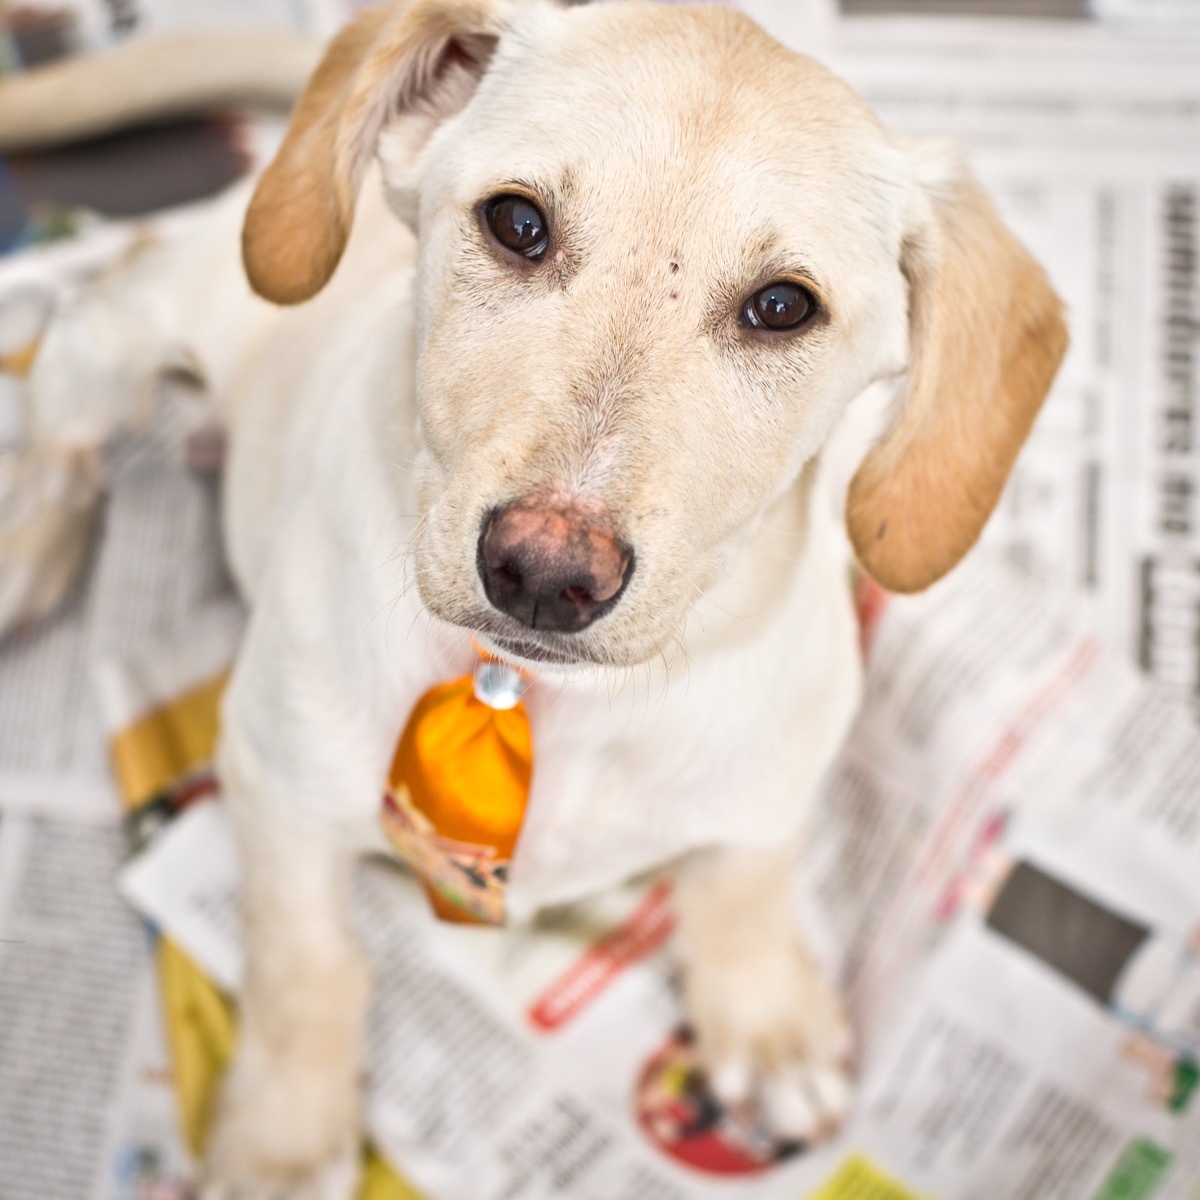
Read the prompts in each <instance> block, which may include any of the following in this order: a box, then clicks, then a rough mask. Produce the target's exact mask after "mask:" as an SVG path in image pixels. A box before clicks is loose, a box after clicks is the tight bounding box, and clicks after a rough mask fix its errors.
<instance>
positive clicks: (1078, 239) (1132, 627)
mask: <svg viewBox="0 0 1200 1200" xmlns="http://www.w3.org/2000/svg"><path fill="white" fill-rule="evenodd" d="M745 7H747V8H748V10H749V11H751V12H752V13H753V14H754V15H755V16H756V17H757V18H758V19H760V20H761V21H762V22H763V23H764V25H765V26H766V27H767V28H768V29H770V30H771V31H772V32H774V33H775V34H776V35H777V36H778V37H780V38H781V39H782V40H783V41H785V42H786V43H788V44H790V45H792V46H793V47H795V48H796V49H799V50H805V51H808V52H810V53H815V54H817V55H818V56H819V57H821V58H822V59H824V60H825V61H826V62H828V63H829V64H830V65H831V66H832V67H833V68H834V69H835V70H836V71H837V72H838V73H839V74H841V75H843V76H844V77H845V78H846V79H847V80H848V81H849V82H850V83H851V84H853V85H854V86H855V87H856V88H857V89H858V90H859V91H860V92H861V93H862V94H863V96H864V97H865V98H866V99H867V100H868V101H869V102H870V104H871V105H872V106H873V107H874V108H875V110H876V111H877V112H878V113H879V115H880V116H881V118H882V119H883V120H884V121H885V122H886V123H887V124H888V125H889V126H891V127H892V128H894V129H896V130H898V131H900V132H902V133H907V134H911V135H914V136H920V137H949V138H953V139H954V140H955V141H956V142H958V143H959V144H960V145H961V146H963V147H964V148H965V149H966V151H967V153H968V161H969V163H970V165H971V167H972V169H973V170H974V171H975V172H976V173H977V174H978V175H979V176H980V178H981V179H982V181H983V183H984V185H985V186H986V188H987V190H988V191H989V193H990V194H991V195H992V196H993V198H994V199H995V201H996V203H997V206H998V208H999V210H1000V213H1001V215H1002V216H1003V217H1004V218H1005V220H1006V221H1007V222H1008V223H1009V225H1010V226H1011V227H1012V228H1013V229H1014V230H1015V231H1016V233H1017V234H1018V235H1019V236H1020V237H1021V239H1022V240H1023V241H1024V242H1025V243H1026V244H1027V245H1028V246H1029V248H1030V249H1031V250H1032V251H1033V254H1034V256H1035V257H1036V258H1037V259H1038V261H1039V262H1041V263H1042V264H1043V265H1044V266H1045V267H1046V269H1047V271H1048V273H1049V275H1050V278H1051V280H1052V282H1053V283H1054V285H1055V287H1056V289H1057V290H1058V292H1059V294H1060V295H1061V296H1062V297H1063V299H1064V300H1065V302H1066V306H1067V312H1068V319H1069V323H1070V329H1071V339H1072V343H1071V349H1070V351H1069V353H1068V356H1067V359H1066V362H1065V364H1064V366H1063V369H1062V371H1061V373H1060V375H1059V378H1058V381H1057V383H1056V385H1055V387H1054V390H1053V391H1052V393H1051V395H1050V397H1049V399H1048V401H1047V403H1046V406H1045V409H1044V411H1043V413H1042V416H1041V417H1040V419H1039V420H1038V422H1037V425H1036V426H1035V428H1034V432H1033V436H1032V438H1031V440H1030V442H1029V444H1028V446H1027V447H1026V449H1025V450H1024V451H1023V452H1022V455H1021V457H1020V459H1019V461H1018V464H1017V469H1016V471H1015V473H1014V475H1013V478H1012V480H1011V482H1010V484H1009V486H1008V489H1007V491H1006V493H1005V496H1004V500H1003V502H1002V504H1001V506H1000V509H999V511H998V513H997V514H996V516H995V517H994V518H993V520H992V522H991V523H990V525H989V526H988V529H987V535H986V536H987V538H988V539H989V540H991V541H992V542H993V543H996V544H999V545H1001V546H1003V547H1005V548H1006V550H1007V551H1008V553H1009V554H1010V556H1011V557H1012V558H1013V559H1014V561H1016V562H1018V563H1019V564H1020V565H1021V566H1022V567H1023V568H1024V569H1026V570H1029V571H1031V572H1033V573H1035V574H1036V575H1038V576H1039V577H1041V578H1044V579H1046V580H1048V581H1051V582H1053V583H1054V584H1056V585H1057V586H1059V587H1063V588H1066V589H1069V590H1071V591H1073V592H1075V593H1076V594H1077V595H1078V596H1079V598H1080V599H1081V601H1083V602H1084V603H1085V604H1086V605H1087V606H1088V608H1089V610H1090V620H1091V621H1092V624H1093V628H1095V630H1096V632H1097V633H1098V634H1099V635H1100V636H1101V637H1102V638H1103V640H1104V641H1105V642H1106V643H1107V644H1109V645H1111V646H1113V647H1114V648H1116V649H1117V650H1119V651H1120V652H1121V653H1123V654H1125V655H1127V656H1128V657H1129V658H1130V659H1131V660H1132V661H1133V662H1134V663H1135V664H1136V665H1137V666H1138V667H1139V669H1141V670H1142V671H1144V672H1145V673H1146V674H1148V675H1150V676H1151V677H1153V678H1154V679H1155V680H1157V681H1158V682H1160V683H1161V684H1162V686H1163V687H1164V688H1165V689H1166V690H1167V691H1169V692H1170V693H1171V694H1173V695H1174V696H1176V697H1177V699H1178V700H1179V702H1180V704H1182V705H1186V706H1188V707H1190V708H1192V710H1193V711H1195V712H1197V713H1198V714H1200V497H1198V496H1197V487H1198V484H1200V439H1198V437H1197V428H1200V426H1198V417H1197V413H1198V411H1200V383H1198V378H1200V376H1198V374H1197V366H1196V363H1197V344H1198V342H1200V267H1198V266H1197V264H1198V263H1200V255H1198V252H1197V230H1198V229H1200V224H1198V222H1200V40H1196V39H1195V38H1193V39H1192V40H1188V39H1187V38H1186V37H1184V36H1182V35H1181V34H1180V33H1179V32H1178V31H1172V36H1170V37H1158V38H1150V37H1145V38H1128V37H1121V36H1118V35H1117V34H1115V33H1113V32H1111V31H1110V30H1108V29H1105V28H1100V27H1096V26H1095V25H1091V24H1088V23H1087V22H1084V21H1082V20H1079V21H1037V22H1035V21H1028V20H1025V21H1022V20H1018V19H1013V18H1009V19H1004V20H1000V19H990V20H989V19H977V20H962V19H957V20H956V19H951V18H945V17H934V16H913V15H911V10H913V9H919V8H921V7H928V6H926V5H918V4H916V3H906V2H905V0H896V2H888V3H882V4H881V3H863V4H855V5H853V6H852V7H853V8H854V10H855V12H859V11H862V10H863V9H873V10H875V11H876V12H879V11H886V12H887V13H889V14H891V15H888V16H862V17H858V16H856V17H853V18H851V19H844V20H840V21H838V20H836V19H835V18H834V15H833V13H832V6H831V5H829V4H824V3H821V2H820V0H807V2H806V3H805V4H803V5H800V6H795V5H793V4H792V3H790V0H747V3H746V5H745ZM934 7H936V8H939V9H942V10H946V11H962V10H963V9H964V8H966V9H984V10H986V11H990V12H993V13H995V12H1003V11H1004V10H1005V9H1006V8H1008V7H1009V6H1006V5H995V4H992V5H988V4H982V5H979V4H971V5H965V6H964V5H963V4H960V3H956V2H955V0H947V2H946V3H942V4H938V5H934ZM1192 7H1193V9H1194V12H1193V16H1194V15H1195V12H1200V9H1195V6H1192ZM1080 9H1081V12H1080V14H1078V15H1082V6H1080ZM906 10H907V11H906ZM1155 21H1157V18H1155ZM1155 28H1158V26H1157V24H1156V25H1155Z"/></svg>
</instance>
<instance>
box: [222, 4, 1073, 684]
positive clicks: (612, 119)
mask: <svg viewBox="0 0 1200 1200" xmlns="http://www.w3.org/2000/svg"><path fill="white" fill-rule="evenodd" d="M376 150H377V151H378V153H379V157H380V159H381V162H382V164H383V173H384V178H385V180H386V184H387V187H388V189H389V193H390V194H391V197H392V200H393V203H394V205H395V207H396V208H397V211H398V212H400V213H401V214H403V215H404V216H405V217H406V219H408V220H410V221H411V222H412V223H413V224H414V225H415V227H417V229H418V231H419V236H420V247H421V249H420V263H419V269H418V283H417V287H418V301H419V304H418V308H419V314H420V315H419V321H420V325H419V347H420V349H419V362H418V389H419V408H420V420H421V434H422V447H423V448H422V454H421V461H420V486H421V506H422V510H423V511H422V516H423V517H424V520H423V521H422V523H421V526H420V534H419V541H418V544H417V546H416V547H415V555H416V570H417V579H418V584H419V587H420V590H421V594H422V597H423V599H424V601H425V603H426V605H427V606H428V607H429V609H430V610H431V611H432V612H433V613H434V614H436V615H438V616H440V617H443V618H446V619H448V620H451V621H454V622H456V623H458V624H461V625H465V626H467V627H469V628H472V629H475V630H477V631H481V632H483V633H484V634H486V635H488V637H489V640H491V641H492V642H494V643H498V644H500V645H501V646H503V647H507V648H508V649H509V650H510V651H511V652H515V653H517V654H519V655H523V656H524V657H528V658H540V659H544V660H547V661H552V660H555V659H558V660H560V661H587V660H591V661H597V662H608V663H617V664H630V663H635V662H639V661H642V660H644V659H646V658H647V657H649V656H651V655H652V654H654V653H655V652H656V651H657V650H658V649H659V648H660V647H661V646H662V645H663V644H664V643H665V642H667V641H668V640H669V639H670V637H671V636H672V634H673V633H675V632H676V631H677V630H678V628H679V627H680V624H681V622H682V619H683V616H684V615H685V614H686V612H687V611H688V609H689V607H690V606H691V604H692V603H693V602H694V601H695V599H696V598H697V596H699V595H701V594H703V593H704V591H705V590H706V589H707V588H709V587H710V586H711V585H712V584H713V582H714V580H716V579H717V578H718V577H719V576H720V573H721V571H722V567H723V564H725V563H727V562H728V561H729V557H730V555H731V553H732V552H733V551H735V550H736V549H737V547H738V546H739V545H740V544H742V543H743V542H744V541H745V539H746V538H747V537H748V536H749V534H750V531H751V530H752V529H753V528H754V525H755V523H756V520H757V518H758V517H759V516H760V515H761V514H762V513H763V512H764V511H765V509H766V508H767V507H768V506H769V505H770V504H771V503H772V501H773V500H774V499H775V498H776V497H778V496H780V495H781V493H783V492H784V491H786V490H787V489H788V488H790V487H791V486H793V485H794V483H795V482H796V480H797V479H798V477H799V476H800V474H801V472H802V471H803V470H804V468H805V465H806V464H808V463H810V462H811V461H813V460H814V458H815V456H816V455H818V454H819V452H820V451H821V448H822V446H823V445H824V444H825V443H826V441H827V439H828V438H829V436H830V433H831V431H832V430H833V428H834V426H835V425H836V424H837V422H838V420H839V418H840V417H841V416H842V414H843V412H844V410H845V409H846V407H847V405H848V404H849V402H850V401H851V400H852V399H853V398H854V397H855V396H857V395H858V394H859V393H861V392H862V391H863V390H864V389H865V388H866V387H867V386H868V385H869V384H871V383H872V382H873V381H875V380H878V379H881V378H883V377H886V376H891V375H898V374H899V373H901V372H902V371H904V370H905V369H906V368H907V376H906V378H905V381H904V383H903V385H902V387H901V391H900V396H899V401H898V405H897V411H896V412H895V413H894V415H893V419H892V423H891V427H890V429H889V430H888V432H887V433H886V434H885V436H884V437H883V438H882V439H881V440H880V441H879V443H878V444H877V445H875V447H874V448H873V449H872V450H871V451H870V452H869V453H868V455H867V456H866V458H865V459H864V461H863V462H862V465H861V466H860V467H859V469H858V471H857V473H856V474H855V476H854V478H853V480H852V482H851V485H850V489H849V495H848V498H847V507H846V518H847V523H848V529H849V533H850V538H851V541H852V543H853V546H854V548H855V551H856V553H857V555H858V557H859V560H860V562H861V563H862V565H863V566H864V567H865V568H866V569H867V570H868V571H869V572H870V573H871V574H872V575H873V576H874V577H875V578H876V579H878V580H879V581H880V582H881V583H882V584H884V585H885V586H886V587H889V588H893V589H896V590H902V591H911V590H916V589H919V588H922V587H924V586H926V585H927V584H929V583H931V582H932V581H934V580H935V579H937V578H938V577H939V576H940V575H942V574H943V573H944V572H945V571H947V570H949V568H950V567H952V566H953V565H954V564H955V563H956V562H957V561H958V559H959V558H960V557H961V556H962V555H963V554H964V553H965V552H966V550H967V549H968V548H969V547H970V546H971V544H972V543H973V542H974V541H975V539H976V537H977V536H978V534H979V531H980V529H981V528H982V526H983V523H984V522H985V520H986V519H987V516H988V514H989V513H990V511H991V509H992V507H993V506H994V504H995V502H996V500H997V498H998V496H999V493H1000V490H1001V488H1002V486H1003V483H1004V480H1005V478H1006V476H1007V474H1008V471H1009V469H1010V467H1011V465H1012V462H1013V459H1014V458H1015V456H1016V453H1017V450H1018V449H1019V447H1020V444H1021V442H1022V440H1023V439H1024V437H1025V435H1026V433H1027V432H1028V429H1029V426H1030V424H1031V422H1032V420H1033V418H1034V416H1035V414H1036V412H1037V409H1038V406H1039V405H1040V403H1041V401H1042V399H1043V397H1044V396H1045V393H1046V391H1047V389H1048V388H1049V386H1050V382H1051V380H1052V378H1053V375H1054V372H1055V370H1056V368H1057V365H1058V362H1059V360H1060V358H1061V356H1062V353H1063V350H1064V348H1065V342H1066V336H1065V332H1064V328H1063V323H1062V319H1061V316H1060V306H1059V303H1058V301H1057V299H1056V297H1055V296H1054V294H1053V292H1052V291H1051V290H1050V287H1049V286H1048V284H1047V282H1046V280H1045V277H1044V276H1043V274H1042V272H1041V270H1040V269H1039V268H1038V267H1037V265H1036V264H1035V263H1034V262H1033V261H1032V260H1031V259H1030V258H1029V256H1028V255H1027V253H1026V252H1025V251H1024V250H1023V248H1022V247H1021V246H1020V245H1019V244H1018V243H1017V242H1016V241H1015V240H1014V239H1013V238H1012V236H1011V235H1010V234H1009V233H1008V232H1007V231H1006V230H1005V229H1004V227H1003V226H1002V225H1001V224H1000V222H999V221H998V219H997V218H996V216H995V214H994V212H993V210H992V208H991V206H990V204H989V203H988V201H987V199H986V198H985V197H984V196H983V195H982V193H981V192H980V191H979V189H978V188H977V187H976V185H975V184H974V183H973V182H972V181H971V180H970V179H969V178H968V177H967V176H966V175H965V173H964V172H963V171H962V169H961V168H960V167H959V165H958V164H957V162H956V161H955V160H954V159H953V158H952V156H950V155H948V153H947V152H946V151H945V150H944V148H940V147H930V146H927V145H917V144H913V143H910V142H907V141H901V140H900V139H897V138H895V137H893V136H891V135H889V134H888V133H887V131H885V130H884V129H883V128H882V127H881V126H880V125H879V123H878V122H877V120H876V119H875V118H874V116H873V115H872V114H871V112H870V111H869V110H868V109H867V108H866V106H865V105H864V104H863V102H862V101H861V100H860V99H859V98H858V97H857V96H856V95H855V94H854V93H853V92H852V91H850V89H848V88H847V87H846V86H844V85H843V84H842V83H840V82H839V81H838V80H837V79H835V78H834V77H833V76H831V75H830V74H829V73H828V72H826V71H825V70H823V69H822V68H821V67H820V66H818V65H817V64H816V63H814V62H812V61H811V60H809V59H807V58H804V57H802V56H800V55H797V54H793V53H791V52H790V51H788V50H786V49H784V48H783V47H782V46H781V45H779V44H778V43H777V42H775V41H773V40H772V39H771V38H770V37H768V36H767V35H766V34H765V33H763V32H762V31H761V30H760V29H759V28H758V27H757V26H756V25H755V24H754V23H753V22H752V21H750V20H748V19H747V18H746V17H744V16H742V15H740V14H738V13H736V12H733V11H731V10H728V9H723V8H718V7H695V8H668V7H660V6H656V5H653V4H645V3H613V4H605V5H595V6H589V7H583V8H559V7H557V6H554V5H552V4H551V3H548V2H546V0H400V2H399V3H395V4H392V5H391V6H385V7H383V8H380V9H374V10H370V11H368V12H367V13H365V14H363V15H362V16H360V17H359V18H358V19H357V20H356V21H355V22H354V23H353V24H351V25H350V26H349V27H348V28H347V29H346V30H345V31H343V33H342V34H341V35H340V36H339V37H338V38H337V40H336V41H335V42H334V43H333V44H332V46H331V48H330V50H329V52H328V54H327V56H326V58H325V60H324V61H323V63H322V64H321V66H320V68H319V69H318V71H317V73H316V75H315V76H314V77H313V80H312V82H311V83H310V85H309V87H308V90H307V91H306V92H305V94H304V96H303V97H302V99H301V100H300V102H299V104H298V106H297V109H296V112H295V114H294V117H293V121H292V125H291V128H290V130H289V133H288V136H287V139H286V140H285V142H284V145H283V147H282V149H281V151H280V153H279V155H278V157H277V158H276V160H275V162H274V164H273V165H272V166H271V168H270V169H269V170H268V171H267V173H266V174H265V175H264V177H263V179H262V181H261V183H260V185H259V188H258V191H257V193H256V195H255V198H254V201H253V203H252V205H251V208H250V211H249V215H248V218H247V224H246V237H245V252H246V262H247V268H248V271H249V275H250V278H251V281H252V283H253V284H254V286H255V287H256V289H257V290H258V291H259V292H261V293H262V294H263V295H264V296H266V297H268V298H269V299H273V300H276V301H279V302H283V303H292V302H296V301H300V300H304V299H307V298H308V297H309V296H311V295H313V294H314V293H315V292H317V291H318V290H319V289H320V288H321V287H322V286H323V285H324V283H325V282H326V281H327V280H328V278H329V277H330V275H331V274H332V272H333V270H334V268H335V266H336V264H337V262H338V259H339V257H340V255H341V252H342V249H343V246H344V245H345V242H346V238H347V236H348V232H349V228H350V224H351V220H352V215H353V210H354V205H355V197H356V193H357V189H358V186H359V183H360V180H361V178H362V175H363V172H364V168H365V165H366V163H367V162H368V160H369V158H370V156H371V154H372V153H373V152H374V151H376Z"/></svg>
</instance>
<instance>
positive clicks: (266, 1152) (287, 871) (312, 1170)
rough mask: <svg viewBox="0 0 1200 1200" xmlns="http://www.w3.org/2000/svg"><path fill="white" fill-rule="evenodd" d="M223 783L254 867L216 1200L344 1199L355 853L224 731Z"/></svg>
mask: <svg viewBox="0 0 1200 1200" xmlns="http://www.w3.org/2000/svg"><path fill="white" fill-rule="evenodd" d="M221 771H222V783H223V787H224V789H225V791H226V794H227V797H228V803H229V808H230V810H231V812H232V814H233V818H234V822H235V825H236V828H237V832H238V841H239V848H240V854H241V861H242V870H243V893H242V907H243V930H244V945H245V964H246V966H245V974H244V978H243V987H242V993H241V997H240V1001H239V1030H238V1042H237V1049H236V1052H235V1056H234V1061H233V1065H232V1066H231V1068H230V1070H229V1073H228V1075H227V1077H226V1079H225V1081H224V1084H223V1086H222V1089H221V1093H220V1096H219V1100H218V1106H217V1112H216V1115H215V1124H214V1129H213V1133H212V1136H211V1141H210V1144H209V1147H208V1151H207V1164H206V1189H205V1192H204V1195H205V1198H206V1200H218V1198H219V1200H268V1198H269V1200H347V1198H348V1197H349V1196H351V1195H352V1194H353V1191H354V1187H355V1182H356V1179H357V1158H358V1150H359V1136H360V1111H359V1110H360V1098H359V1090H360V1074H361V1068H362V1055H363V1049H362V1041H363V1022H364V1015H365V1008H366V1000H367V992H368V978H367V970H366V965H365V962H364V959H363V955H362V953H361V951H360V949H359V947H358V946H357V945H356V943H355V941H354V939H353V937H352V935H351V933H350V930H349V928H348V924H347V906H348V891H349V884H350V878H351V873H352V868H353V859H354V856H353V853H352V852H351V851H350V850H349V849H348V848H347V846H346V844H345V843H344V841H342V840H341V838H339V834H338V831H337V830H336V828H334V827H332V826H331V825H328V824H325V823H322V822H321V821H320V820H319V819H318V818H316V817H314V816H311V815H309V814H307V813H305V812H303V811H300V812H298V811H295V809H296V807H297V806H294V805H287V806H285V805H284V804H283V803H280V801H279V798H278V797H275V796H273V794H272V781H271V780H270V779H269V778H266V777H264V774H263V772H262V771H261V770H259V769H258V768H257V767H255V766H254V765H253V764H252V762H251V761H250V756H249V755H248V753H246V751H245V750H244V748H242V747H241V746H239V745H238V741H237V737H236V730H235V731H233V733H231V732H230V731H227V732H226V734H225V737H224V746H223V751H222V756H221Z"/></svg>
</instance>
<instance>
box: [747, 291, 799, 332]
mask: <svg viewBox="0 0 1200 1200" xmlns="http://www.w3.org/2000/svg"><path fill="white" fill-rule="evenodd" d="M816 307H817V302H816V301H815V300H814V299H813V295H812V293H811V292H810V291H809V290H808V289H807V288H803V287H801V286H800V285H799V284H798V283H788V282H780V283H773V284H771V285H770V286H769V287H765V288H763V289H762V291H761V292H755V293H754V295H753V296H751V297H750V299H749V300H747V301H746V304H745V307H744V308H743V309H742V324H744V325H749V326H750V327H751V328H752V329H769V330H771V331H772V332H775V333H782V332H784V331H786V330H788V329H797V328H799V327H800V326H801V325H803V324H804V322H805V321H807V320H808V318H809V317H810V316H811V315H812V314H813V313H814V312H815V311H816Z"/></svg>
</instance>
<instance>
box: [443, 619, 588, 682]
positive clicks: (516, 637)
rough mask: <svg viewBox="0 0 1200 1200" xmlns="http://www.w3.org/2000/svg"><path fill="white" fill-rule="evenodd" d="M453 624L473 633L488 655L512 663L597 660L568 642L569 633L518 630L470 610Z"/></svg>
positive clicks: (554, 664) (584, 663)
mask: <svg viewBox="0 0 1200 1200" xmlns="http://www.w3.org/2000/svg"><path fill="white" fill-rule="evenodd" d="M453 623H454V624H455V625H458V626H461V627H462V628H463V629H466V630H468V631H469V632H470V633H472V634H473V635H474V636H475V639H476V641H477V642H478V643H479V645H480V646H481V647H482V648H483V649H484V650H485V651H486V652H487V653H488V654H494V655H495V656H496V657H497V658H501V659H505V660H507V661H508V662H511V663H512V664H513V665H514V666H518V667H525V668H529V669H537V668H539V667H540V668H545V667H552V668H553V667H560V668H561V667H583V666H595V665H596V660H595V659H594V658H593V657H592V656H591V655H590V654H587V653H586V652H584V650H583V648H582V647H580V646H578V645H572V644H571V643H572V638H571V637H570V635H563V634H555V633H534V632H533V631H528V632H526V631H522V632H519V633H518V632H515V631H514V630H513V629H512V628H510V627H507V626H509V622H507V621H497V620H495V619H494V618H492V617H491V616H489V615H487V614H483V613H472V614H470V615H469V616H465V617H463V618H460V619H457V620H455V621H454V622H453ZM512 624H515V622H513V623H512Z"/></svg>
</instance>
